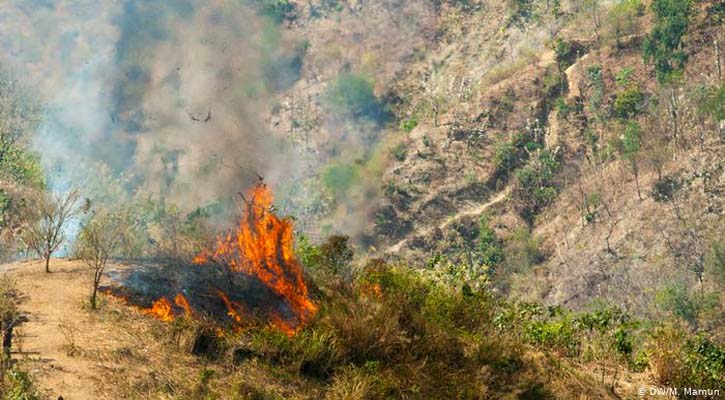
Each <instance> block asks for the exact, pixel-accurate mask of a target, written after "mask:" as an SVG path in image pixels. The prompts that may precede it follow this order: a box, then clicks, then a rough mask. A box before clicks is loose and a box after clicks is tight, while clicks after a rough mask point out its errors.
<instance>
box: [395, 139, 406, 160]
mask: <svg viewBox="0 0 725 400" xmlns="http://www.w3.org/2000/svg"><path fill="white" fill-rule="evenodd" d="M405 150H406V145H405V143H399V144H398V145H397V146H395V147H393V158H395V160H396V161H399V162H403V161H405V156H406V154H405Z"/></svg>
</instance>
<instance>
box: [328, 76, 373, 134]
mask: <svg viewBox="0 0 725 400" xmlns="http://www.w3.org/2000/svg"><path fill="white" fill-rule="evenodd" d="M325 98H326V99H327V102H328V104H329V105H330V106H331V107H332V111H333V112H338V113H344V114H346V115H349V116H350V117H352V118H354V119H358V120H359V119H367V120H370V121H373V122H382V121H383V119H384V116H385V115H384V109H383V106H382V104H381V103H380V102H379V101H378V99H377V97H375V94H374V93H373V84H372V83H371V82H370V81H369V80H367V79H366V78H364V77H362V76H360V75H356V74H352V73H345V74H342V75H340V76H339V77H338V78H337V80H335V82H333V83H331V84H330V86H329V87H328V89H327V91H326V93H325Z"/></svg>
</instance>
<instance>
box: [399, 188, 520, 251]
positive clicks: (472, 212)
mask: <svg viewBox="0 0 725 400" xmlns="http://www.w3.org/2000/svg"><path fill="white" fill-rule="evenodd" d="M509 193H511V186H508V187H506V189H504V190H503V191H501V192H499V193H498V194H497V195H496V196H494V197H493V198H491V199H490V200H489V201H487V202H485V203H483V204H478V205H475V206H473V207H468V208H464V209H462V210H461V211H459V212H457V213H456V214H454V215H451V216H450V217H448V218H446V219H444V220H443V221H442V222H440V223H438V224H436V225H433V226H430V225H428V226H427V227H426V228H425V229H418V230H417V231H416V232H414V233H413V234H409V235H408V236H407V237H406V238H405V239H403V240H401V241H399V242H397V243H395V244H394V245H392V246H390V247H388V248H387V250H385V253H387V254H395V253H398V252H399V251H400V250H401V249H402V248H403V246H405V245H406V244H407V243H408V241H409V240H410V238H415V237H425V236H428V235H430V234H431V233H432V232H433V230H434V229H435V228H438V229H441V230H443V229H445V228H447V227H448V226H450V225H451V224H452V223H454V222H456V221H459V220H461V219H462V218H465V217H473V216H479V215H481V214H483V213H484V212H485V211H486V210H487V209H489V208H490V207H492V206H494V205H496V204H498V203H500V202H502V201H503V200H504V199H506V197H507V196H508V195H509Z"/></svg>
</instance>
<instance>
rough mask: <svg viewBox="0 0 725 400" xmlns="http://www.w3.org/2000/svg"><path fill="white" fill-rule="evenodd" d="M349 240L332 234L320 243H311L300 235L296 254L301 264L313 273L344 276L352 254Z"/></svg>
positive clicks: (347, 270)
mask: <svg viewBox="0 0 725 400" xmlns="http://www.w3.org/2000/svg"><path fill="white" fill-rule="evenodd" d="M349 241H350V238H349V237H347V236H342V235H333V236H330V237H328V238H327V240H325V242H324V243H322V244H321V245H313V244H311V243H310V242H309V239H308V238H307V237H306V236H301V237H300V238H299V239H298V241H297V255H298V257H299V259H300V261H301V262H302V265H304V266H305V267H306V268H307V269H308V270H309V271H311V272H313V273H316V274H318V275H319V273H321V274H326V275H327V276H326V277H331V276H346V273H347V272H349V266H350V262H351V261H352V258H353V256H354V252H353V250H352V248H351V247H350V243H349ZM346 277H348V278H349V276H346ZM320 278H323V277H320Z"/></svg>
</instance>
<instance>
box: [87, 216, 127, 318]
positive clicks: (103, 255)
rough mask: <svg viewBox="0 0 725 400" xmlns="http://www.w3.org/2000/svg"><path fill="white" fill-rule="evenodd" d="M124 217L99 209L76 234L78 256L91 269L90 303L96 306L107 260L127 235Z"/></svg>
mask: <svg viewBox="0 0 725 400" xmlns="http://www.w3.org/2000/svg"><path fill="white" fill-rule="evenodd" d="M124 221H125V220H124V218H123V217H122V216H121V215H120V214H119V213H111V212H108V211H106V210H99V211H97V212H96V213H94V215H93V216H92V217H91V219H90V220H88V222H86V223H85V224H84V225H83V227H82V228H81V232H80V234H79V235H78V256H79V257H80V258H81V259H82V260H83V261H84V262H85V263H86V264H88V266H89V267H90V268H91V269H92V271H93V286H92V288H91V297H90V305H91V308H92V309H94V310H95V309H96V308H97V294H98V286H99V285H100V283H101V278H102V277H103V273H104V272H105V270H106V265H107V264H108V260H110V259H111V257H113V256H114V255H116V254H117V252H118V251H119V250H120V249H121V247H122V245H123V244H124V241H125V240H126V238H127V237H128V235H127V229H126V226H127V225H126V224H125V222H124Z"/></svg>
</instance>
